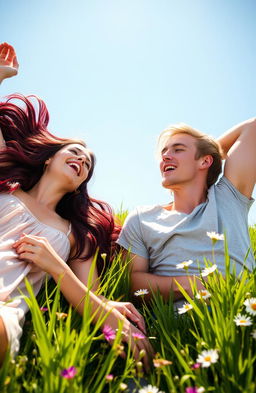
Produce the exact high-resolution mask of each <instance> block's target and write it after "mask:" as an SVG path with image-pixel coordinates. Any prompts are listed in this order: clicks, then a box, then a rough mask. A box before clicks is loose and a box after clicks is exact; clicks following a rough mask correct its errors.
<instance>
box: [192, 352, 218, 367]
mask: <svg viewBox="0 0 256 393" xmlns="http://www.w3.org/2000/svg"><path fill="white" fill-rule="evenodd" d="M218 359H219V355H218V351H217V349H209V350H208V351H203V352H202V353H201V354H200V355H199V356H198V358H197V359H196V361H197V363H201V365H202V367H209V366H210V365H211V364H212V363H216V362H217V360H218Z"/></svg>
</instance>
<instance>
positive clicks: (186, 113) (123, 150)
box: [0, 0, 256, 223]
mask: <svg viewBox="0 0 256 393" xmlns="http://www.w3.org/2000/svg"><path fill="white" fill-rule="evenodd" d="M0 15H1V24H0V41H1V42H4V41H7V42H9V43H10V44H12V45H13V46H15V48H16V51H17V54H18V58H19V62H20V73H19V76H18V77H15V78H13V79H10V80H7V81H5V82H3V84H2V86H1V95H6V94H9V93H12V92H20V93H23V94H31V93H34V94H37V95H38V96H40V97H41V98H43V99H44V100H45V101H46V103H47V105H48V109H49V112H50V118H51V121H50V127H49V129H50V130H51V131H52V132H53V133H56V134H57V135H59V136H65V137H73V136H76V137H79V138H82V139H84V140H85V141H86V142H87V144H88V146H89V147H90V148H91V149H92V150H93V151H94V152H95V154H96V157H97V164H96V168H95V175H94V178H93V180H92V181H91V185H90V193H91V195H93V196H95V197H96V198H98V199H103V200H106V201H107V202H109V203H110V204H111V205H112V206H113V207H114V208H115V209H118V208H119V207H120V205H121V204H123V207H124V208H128V209H132V208H133V207H135V206H137V205H148V204H149V205H151V204H161V203H167V202H168V201H169V200H170V195H169V193H168V192H167V191H166V190H164V189H162V187H161V179H160V174H159V169H158V165H157V162H156V159H155V145H156V140H157V136H158V134H159V133H160V132H161V131H162V129H164V128H165V127H166V126H168V125H169V124H171V123H177V122H180V121H182V122H185V123H188V124H190V125H191V126H193V127H195V128H198V129H199V130H201V131H204V132H206V133H209V134H211V135H213V136H215V137H217V136H219V135H220V134H221V133H222V132H224V131H225V130H226V129H228V128H229V127H231V126H233V125H234V124H236V123H238V122H240V121H243V120H245V119H247V118H249V117H253V116H256V72H255V70H256V24H255V16H256V2H255V1H254V0H240V1H238V0H225V1H223V0H222V1H220V0H214V1H212V0H176V1H174V0H126V1H125V0H73V1H70V0H44V1H39V0H8V1H6V0H0ZM255 196H256V193H255V192H254V197H255ZM255 205H256V203H255ZM250 223H256V206H254V207H253V208H252V209H251V213H250Z"/></svg>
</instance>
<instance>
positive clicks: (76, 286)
mask: <svg viewBox="0 0 256 393" xmlns="http://www.w3.org/2000/svg"><path fill="white" fill-rule="evenodd" d="M17 72H18V62H17V59H16V55H15V51H14V49H13V47H11V46H10V45H8V44H6V43H4V44H1V45H0V82H1V81H2V80H3V79H5V78H8V77H11V76H13V75H16V74H17ZM13 99H15V104H14V103H13V102H12V100H13ZM17 100H18V101H21V102H22V107H21V106H20V105H19V106H18V105H16V101H17ZM33 100H34V101H35V103H36V104H37V109H36V105H35V103H33ZM36 112H38V113H36ZM48 121H49V115H48V111H47V108H46V106H45V104H44V103H43V101H41V100H40V99H38V98H35V97H34V98H31V97H29V98H26V97H23V96H19V95H13V96H10V97H9V99H8V100H7V101H6V102H3V103H0V147H1V150H0V239H1V240H0V272H1V276H0V277H1V279H0V342H1V346H0V360H1V361H3V359H4V356H5V353H6V350H7V348H8V345H9V346H10V350H11V353H12V354H14V353H16V352H17V351H18V349H19V337H20V335H21V333H22V329H21V325H22V321H23V319H24V314H25V312H26V311H27V306H26V304H25V302H24V301H21V300H17V299H16V300H15V299H13V298H15V296H18V295H19V294H20V292H19V290H18V288H19V289H21V290H22V291H23V292H25V284H24V278H25V277H27V278H28V279H29V281H30V282H32V284H33V288H34V291H35V292H36V293H37V292H38V291H39V289H40V286H41V284H42V281H43V277H44V275H45V272H47V273H48V274H50V275H51V276H52V277H53V279H54V280H55V281H56V282H58V281H59V280H60V289H61V291H62V293H63V295H64V296H65V297H66V299H67V300H68V301H69V303H71V304H72V305H73V306H74V307H77V309H78V311H79V312H80V313H82V312H83V301H82V299H83V298H84V296H85V293H86V292H88V289H87V288H86V286H85V285H86V284H87V280H88V274H89V270H90V267H91V263H92V259H93V256H94V254H95V252H96V250H97V248H99V254H101V253H103V252H104V253H107V254H109V253H110V247H111V243H112V242H113V241H114V240H115V238H116V236H117V234H118V228H117V227H116V226H115V224H114V220H113V216H112V214H111V210H110V209H109V207H108V205H106V204H105V203H103V202H99V201H96V200H94V199H91V198H90V197H89V196H88V193H87V182H88V181H89V180H90V178H91V176H92V173H93V168H94V155H93V154H92V153H91V152H90V151H89V150H88V149H87V147H86V145H85V144H84V143H83V142H81V141H77V140H72V139H63V138H58V137H55V136H54V135H52V134H51V133H49V131H48V130H47V124H48ZM66 262H67V263H66ZM94 279H95V280H94V282H96V279H97V273H96V272H95V273H94ZM95 287H96V284H95V285H94V288H95ZM89 296H90V301H91V306H92V312H95V311H96V310H97V309H99V312H100V311H102V309H103V310H105V312H106V313H107V312H108V313H109V315H108V317H107V319H106V321H105V323H106V324H108V325H110V326H111V327H112V328H113V329H116V328H117V327H118V321H120V320H121V321H123V330H124V333H126V334H124V335H123V339H124V341H129V340H131V343H132V346H133V349H134V355H135V358H138V354H139V351H140V350H141V349H145V350H146V353H147V354H149V353H150V352H151V347H150V344H149V343H148V341H147V340H146V339H144V340H138V341H134V340H133V333H135V332H138V329H137V328H136V327H135V326H134V325H132V324H131V322H130V321H129V320H128V319H126V317H125V316H127V317H128V318H129V319H130V320H131V321H132V322H134V323H136V324H137V326H138V327H139V328H140V329H141V330H142V331H145V325H144V321H143V318H142V317H141V316H140V314H139V313H138V311H137V310H136V309H135V308H134V306H133V305H132V304H131V303H121V302H108V301H106V299H103V298H100V297H97V296H96V295H95V294H93V293H92V292H89ZM11 299H13V300H11ZM7 301H8V302H7ZM98 314H99V313H98ZM144 363H145V366H146V367H147V366H148V356H147V355H146V356H145V358H144Z"/></svg>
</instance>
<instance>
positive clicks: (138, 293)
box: [134, 289, 149, 296]
mask: <svg viewBox="0 0 256 393" xmlns="http://www.w3.org/2000/svg"><path fill="white" fill-rule="evenodd" d="M148 293H149V291H148V289H138V290H137V291H136V292H134V295H135V296H144V295H147V294H148Z"/></svg>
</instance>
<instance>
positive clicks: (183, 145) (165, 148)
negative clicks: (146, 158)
mask: <svg viewBox="0 0 256 393" xmlns="http://www.w3.org/2000/svg"><path fill="white" fill-rule="evenodd" d="M178 146H182V147H187V145H185V143H181V142H176V143H173V144H172V145H171V147H178ZM167 149H168V147H167V146H165V147H163V149H162V150H161V153H163V152H164V151H166V150H167Z"/></svg>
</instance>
